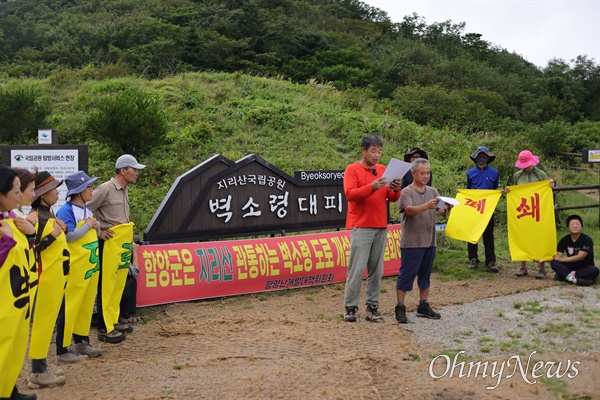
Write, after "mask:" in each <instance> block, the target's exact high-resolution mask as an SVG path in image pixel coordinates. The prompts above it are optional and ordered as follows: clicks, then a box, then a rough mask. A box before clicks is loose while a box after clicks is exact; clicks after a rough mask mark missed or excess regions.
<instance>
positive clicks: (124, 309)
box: [119, 275, 137, 318]
mask: <svg viewBox="0 0 600 400" xmlns="http://www.w3.org/2000/svg"><path fill="white" fill-rule="evenodd" d="M136 295H137V279H136V278H134V277H133V276H132V275H127V281H126V282H125V289H124V290H123V296H122V297H121V312H120V314H119V315H120V316H121V318H129V317H130V315H131V314H135V312H136V310H137V308H136V302H135V297H136Z"/></svg>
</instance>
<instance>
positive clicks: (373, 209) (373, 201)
mask: <svg viewBox="0 0 600 400" xmlns="http://www.w3.org/2000/svg"><path fill="white" fill-rule="evenodd" d="M375 169H376V171H377V176H375V175H373V172H372V171H371V170H372V168H367V167H365V166H363V165H362V164H361V163H360V162H358V161H357V162H355V163H354V164H350V165H348V167H346V171H345V172H344V193H345V194H346V199H348V213H347V214H346V229H352V228H386V227H387V222H388V215H387V201H386V200H389V201H397V200H398V199H399V198H400V190H398V191H394V190H389V188H388V187H387V186H386V187H383V188H381V189H379V190H376V191H375V192H374V191H373V190H372V189H371V183H372V182H373V181H374V180H376V179H378V178H381V177H382V176H383V173H384V171H385V166H383V165H381V164H376V165H375Z"/></svg>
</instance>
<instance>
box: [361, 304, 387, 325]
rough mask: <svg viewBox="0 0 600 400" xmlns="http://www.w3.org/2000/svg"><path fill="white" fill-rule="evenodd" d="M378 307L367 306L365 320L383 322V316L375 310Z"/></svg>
mask: <svg viewBox="0 0 600 400" xmlns="http://www.w3.org/2000/svg"><path fill="white" fill-rule="evenodd" d="M377 308H378V306H373V305H370V304H368V305H367V317H366V318H365V319H366V320H367V321H370V322H377V321H383V315H381V313H380V312H379V310H377Z"/></svg>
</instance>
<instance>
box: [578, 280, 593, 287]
mask: <svg viewBox="0 0 600 400" xmlns="http://www.w3.org/2000/svg"><path fill="white" fill-rule="evenodd" d="M576 279H577V282H575V284H576V285H577V286H592V283H594V282H593V281H592V280H590V279H582V278H576Z"/></svg>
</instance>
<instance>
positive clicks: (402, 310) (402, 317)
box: [394, 304, 408, 324]
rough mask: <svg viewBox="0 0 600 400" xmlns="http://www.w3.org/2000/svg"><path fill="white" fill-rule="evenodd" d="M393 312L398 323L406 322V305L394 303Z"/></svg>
mask: <svg viewBox="0 0 600 400" xmlns="http://www.w3.org/2000/svg"><path fill="white" fill-rule="evenodd" d="M394 314H396V321H398V323H399V324H406V323H408V318H406V306H405V305H398V304H396V308H395V309H394Z"/></svg>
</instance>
